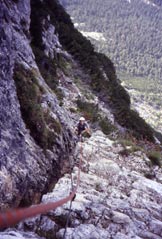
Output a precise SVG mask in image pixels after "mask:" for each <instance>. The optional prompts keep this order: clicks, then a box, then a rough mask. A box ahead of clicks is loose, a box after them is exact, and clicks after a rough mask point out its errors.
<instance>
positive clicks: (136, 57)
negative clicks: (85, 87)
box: [60, 0, 162, 130]
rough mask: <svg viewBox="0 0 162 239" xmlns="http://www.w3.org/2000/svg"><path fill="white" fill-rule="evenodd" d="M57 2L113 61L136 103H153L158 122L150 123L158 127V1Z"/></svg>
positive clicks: (161, 11) (161, 16)
mask: <svg viewBox="0 0 162 239" xmlns="http://www.w3.org/2000/svg"><path fill="white" fill-rule="evenodd" d="M60 1H61V2H62V4H63V5H64V7H65V8H66V9H67V10H68V12H69V13H70V15H71V17H72V20H73V22H74V23H75V26H76V27H77V28H78V29H79V30H80V31H81V32H82V33H83V34H84V35H85V36H86V37H88V38H89V39H90V40H91V42H92V43H93V44H94V46H95V48H96V49H97V50H98V51H99V52H103V53H105V54H106V55H107V56H108V57H109V58H110V59H111V60H112V61H113V63H114V65H115V67H116V69H117V75H118V77H119V78H120V79H121V80H122V81H124V82H125V86H126V87H128V89H135V90H137V91H138V92H139V93H138V95H140V97H139V101H140V102H141V99H144V101H145V102H146V103H147V104H149V105H150V106H152V105H153V107H154V109H155V112H156V111H157V113H156V117H155V118H157V119H158V122H156V121H155V122H152V123H151V125H152V126H153V127H155V128H156V129H157V130H161V127H162V124H161V122H162V104H161V99H162V84H161V82H162V67H161V66H162V40H161V39H162V31H161V30H162V27H161V22H162V1H160V0H133V1H132V0H120V1H118V0H114V1H111V0H103V1H102V3H101V1H99V0H60ZM132 97H134V95H132ZM140 98H141V99H140ZM146 108H147V107H146ZM145 115H147V113H146V114H145ZM145 119H146V120H148V118H147V117H145ZM148 122H149V123H150V121H149V120H148ZM157 125H160V126H158V127H156V126H157Z"/></svg>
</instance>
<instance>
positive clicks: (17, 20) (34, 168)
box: [0, 0, 72, 208]
mask: <svg viewBox="0 0 162 239" xmlns="http://www.w3.org/2000/svg"><path fill="white" fill-rule="evenodd" d="M30 13H31V8H30V1H25V0H23V1H3V0H2V1H1V2H0V23H1V24H0V68H1V71H0V145H1V147H0V188H1V189H0V190H1V193H0V207H1V208H5V207H10V206H12V207H15V206H17V205H19V204H20V203H21V202H22V204H26V203H31V202H32V200H33V198H38V200H39V197H40V195H41V193H42V192H43V191H44V190H46V188H47V185H48V184H49V182H50V181H53V182H54V181H56V180H57V179H58V178H59V176H60V175H61V172H63V171H64V170H67V169H66V166H65V169H63V168H61V167H60V166H59V165H61V164H62V162H63V161H66V162H67V164H66V163H65V165H67V167H68V154H69V153H70V150H71V149H70V148H71V147H72V145H71V143H70V141H71V139H72V134H71V123H70V122H71V120H70V119H68V120H67V118H68V112H65V111H64V110H63V109H61V107H59V102H58V101H57V98H56V96H55V95H54V94H51V91H50V89H49V87H48V86H47V84H46V83H45V81H44V79H43V78H42V76H41V75H40V73H39V69H38V67H37V65H36V62H35V57H34V54H33V51H32V48H31V45H30V44H31V42H30V32H29V30H30V22H31V19H30ZM50 29H51V27H50V26H49V31H47V32H46V34H44V35H43V39H45V38H47V39H49V41H50V39H51V38H50V37H51V34H53V38H52V39H53V40H52V42H51V41H50V42H51V44H54V41H55V43H56V44H55V45H56V46H57V47H60V45H59V43H58V39H57V37H56V36H55V34H54V29H51V30H50ZM51 31H52V33H51ZM47 45H48V42H47ZM49 47H50V46H49ZM47 48H48V47H47ZM47 51H48V50H47ZM53 52H54V50H53ZM48 54H49V53H48ZM16 64H19V65H21V66H23V68H24V69H26V70H31V69H35V71H36V72H37V80H38V82H39V84H40V85H41V86H42V87H43V88H44V90H45V91H46V94H44V95H43V96H42V107H43V104H44V105H45V107H46V105H47V103H48V104H49V102H51V114H52V117H54V118H55V119H57V120H58V122H60V124H61V126H62V132H61V135H58V139H57V142H56V144H55V145H54V147H53V149H52V150H51V152H46V154H44V152H43V150H42V149H41V148H40V147H39V146H38V145H37V143H36V142H35V141H34V140H33V138H32V137H31V132H29V130H28V129H27V128H26V125H25V123H24V121H23V119H22V113H21V106H20V103H19V100H18V97H17V90H16V86H15V82H14V78H13V74H14V68H15V65H16Z"/></svg>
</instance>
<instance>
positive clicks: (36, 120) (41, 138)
mask: <svg viewBox="0 0 162 239" xmlns="http://www.w3.org/2000/svg"><path fill="white" fill-rule="evenodd" d="M33 72H34V71H30V70H27V69H25V68H24V67H23V66H22V65H16V66H15V69H14V80H15V83H16V88H17V95H18V98H19V101H20V107H21V113H22V117H23V120H24V122H25V123H26V126H27V127H28V128H29V130H30V133H31V135H32V137H33V138H34V139H35V141H36V142H37V143H38V145H39V146H40V147H42V148H43V149H44V150H46V149H51V148H52V147H53V145H54V143H55V139H56V137H57V136H58V135H59V134H60V133H61V125H60V123H59V122H57V121H56V120H55V119H53V118H52V117H51V115H50V109H49V108H48V109H44V108H42V106H41V98H42V94H43V93H44V89H43V88H42V87H41V86H39V83H38V80H37V78H36V75H35V74H34V73H33Z"/></svg>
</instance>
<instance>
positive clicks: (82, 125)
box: [75, 117, 91, 137]
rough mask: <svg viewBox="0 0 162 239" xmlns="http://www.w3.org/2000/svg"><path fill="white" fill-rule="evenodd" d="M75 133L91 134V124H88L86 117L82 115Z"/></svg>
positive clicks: (79, 134)
mask: <svg viewBox="0 0 162 239" xmlns="http://www.w3.org/2000/svg"><path fill="white" fill-rule="evenodd" d="M75 133H76V134H77V136H78V137H82V136H85V135H86V136H90V135H91V133H90V129H89V126H88V124H87V122H86V121H85V118H84V117H81V118H80V119H79V123H78V124H77V126H76V127H75Z"/></svg>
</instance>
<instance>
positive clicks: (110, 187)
mask: <svg viewBox="0 0 162 239" xmlns="http://www.w3.org/2000/svg"><path fill="white" fill-rule="evenodd" d="M122 149H123V147H122V146H121V145H120V144H119V143H117V142H115V141H112V140H110V139H108V138H107V137H106V136H105V135H104V134H103V133H102V132H101V131H96V132H95V133H94V134H93V135H92V136H91V138H90V139H88V140H87V139H86V140H85V141H84V142H83V143H80V142H79V143H78V144H77V147H76V152H75V160H74V162H73V163H74V166H75V167H74V170H73V173H72V178H73V186H74V185H75V184H76V180H77V176H78V170H79V161H80V157H82V163H81V176H80V186H79V188H78V191H77V194H76V197H75V199H74V201H73V202H72V209H71V213H70V217H69V210H70V209H69V208H70V203H67V204H65V205H64V206H62V207H59V208H57V209H56V210H54V211H50V212H49V213H47V215H46V216H43V217H36V218H35V219H32V220H30V219H29V220H27V221H25V222H24V223H22V224H20V225H19V229H21V230H25V229H26V228H29V227H30V228H32V230H33V231H35V232H36V231H37V230H38V228H39V229H40V231H41V232H42V235H45V234H43V230H45V232H46V233H47V232H49V234H50V235H51V237H47V238H52V235H56V238H57V239H62V238H64V232H65V227H66V226H65V225H66V221H67V218H68V220H69V224H68V226H67V231H66V234H65V235H66V236H65V238H66V239H73V238H88V239H91V238H105V239H107V238H112V237H113V238H116V239H117V238H161V228H162V227H161V226H162V224H161V209H162V208H161V202H162V186H161V180H162V170H161V169H160V168H158V169H157V167H155V168H154V172H156V174H155V175H154V180H150V179H148V178H146V174H147V173H148V172H150V166H149V159H148V158H147V157H146V155H145V154H144V153H143V152H140V151H136V152H132V153H131V154H130V155H127V156H126V155H121V154H120V152H121V151H122ZM81 152H82V153H81ZM71 190H72V189H71V176H70V174H66V175H65V176H64V177H63V178H61V179H60V180H59V181H58V183H57V184H56V186H55V188H54V189H53V190H52V192H50V193H48V194H46V195H44V196H43V198H42V202H43V203H47V202H54V201H57V200H59V199H61V198H64V197H66V196H67V195H68V194H69V193H70V192H71ZM51 225H52V228H51ZM43 228H44V229H43Z"/></svg>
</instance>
